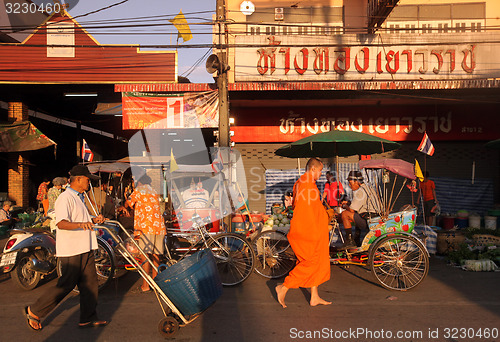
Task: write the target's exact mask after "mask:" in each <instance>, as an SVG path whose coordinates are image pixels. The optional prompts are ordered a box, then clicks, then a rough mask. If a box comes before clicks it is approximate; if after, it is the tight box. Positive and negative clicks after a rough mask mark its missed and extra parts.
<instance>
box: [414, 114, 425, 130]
mask: <svg viewBox="0 0 500 342" xmlns="http://www.w3.org/2000/svg"><path fill="white" fill-rule="evenodd" d="M425 120H427V117H425V116H417V117H416V118H415V120H414V121H415V122H417V123H419V124H420V128H418V129H417V132H419V133H424V132H425V131H426V129H427V123H426V121H425Z"/></svg>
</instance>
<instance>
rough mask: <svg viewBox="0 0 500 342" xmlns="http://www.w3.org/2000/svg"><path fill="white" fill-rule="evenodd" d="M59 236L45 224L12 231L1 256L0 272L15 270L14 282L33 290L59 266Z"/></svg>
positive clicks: (25, 288) (22, 287) (13, 273)
mask: <svg viewBox="0 0 500 342" xmlns="http://www.w3.org/2000/svg"><path fill="white" fill-rule="evenodd" d="M55 255H56V239H55V236H54V235H53V234H52V233H51V232H50V231H47V230H45V229H43V228H28V229H17V228H14V229H12V230H11V231H10V238H9V240H8V241H7V243H6V244H5V247H4V250H3V253H2V255H1V258H0V273H11V277H12V279H13V280H14V282H15V283H16V284H17V285H18V286H19V287H20V288H21V289H24V290H32V289H34V288H35V287H37V286H38V284H39V283H40V281H41V280H42V279H43V278H45V277H48V276H49V275H51V274H52V273H53V272H54V270H55V269H56V265H57V259H56V256H55Z"/></svg>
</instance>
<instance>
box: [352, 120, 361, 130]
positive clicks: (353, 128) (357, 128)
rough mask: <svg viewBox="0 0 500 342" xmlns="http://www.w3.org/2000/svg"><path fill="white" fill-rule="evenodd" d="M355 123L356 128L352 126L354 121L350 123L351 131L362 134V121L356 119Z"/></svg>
mask: <svg viewBox="0 0 500 342" xmlns="http://www.w3.org/2000/svg"><path fill="white" fill-rule="evenodd" d="M356 122H357V123H358V127H356V126H355V125H354V121H353V122H351V130H352V131H354V132H363V120H362V119H359V118H358V119H356Z"/></svg>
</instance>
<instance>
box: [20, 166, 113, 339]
mask: <svg viewBox="0 0 500 342" xmlns="http://www.w3.org/2000/svg"><path fill="white" fill-rule="evenodd" d="M69 173H70V186H69V187H68V188H67V189H66V191H64V192H63V193H62V194H61V195H60V196H59V197H58V198H57V200H56V204H55V211H56V225H57V239H56V254H57V257H58V258H59V261H60V262H61V266H62V267H61V270H62V274H61V276H60V277H59V279H58V280H57V284H55V285H53V286H52V287H50V288H49V289H48V290H47V291H46V292H45V293H44V294H43V295H42V296H41V297H40V298H39V299H38V300H37V301H36V303H35V304H33V305H31V306H26V307H25V308H24V314H25V316H26V319H27V323H28V326H29V327H30V328H31V329H33V330H41V329H42V325H41V323H40V318H41V317H44V316H46V315H47V314H48V313H49V312H50V311H51V310H53V309H54V308H55V307H56V305H57V304H58V303H59V302H60V301H61V300H63V299H64V297H66V295H68V294H69V293H70V292H71V291H72V290H73V289H74V288H75V286H77V285H78V289H79V290H80V323H79V324H78V326H79V327H80V328H87V327H99V326H104V325H106V324H107V323H108V322H107V321H103V320H99V319H98V317H97V313H96V307H97V292H98V285H97V274H96V269H95V259H94V250H96V249H97V248H98V247H97V238H96V235H95V232H94V230H93V225H94V224H96V223H102V222H104V218H103V217H102V215H99V216H97V217H93V218H92V217H91V216H90V214H89V211H88V209H87V207H86V206H85V204H84V192H85V191H86V190H88V188H89V183H90V180H91V179H99V177H97V176H94V175H92V174H91V173H90V172H89V169H88V168H87V166H85V165H76V166H74V167H73V168H72V169H71V171H70V172H69Z"/></svg>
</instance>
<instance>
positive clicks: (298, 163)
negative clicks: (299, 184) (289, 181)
mask: <svg viewBox="0 0 500 342" xmlns="http://www.w3.org/2000/svg"><path fill="white" fill-rule="evenodd" d="M297 170H299V175H300V158H297Z"/></svg>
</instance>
